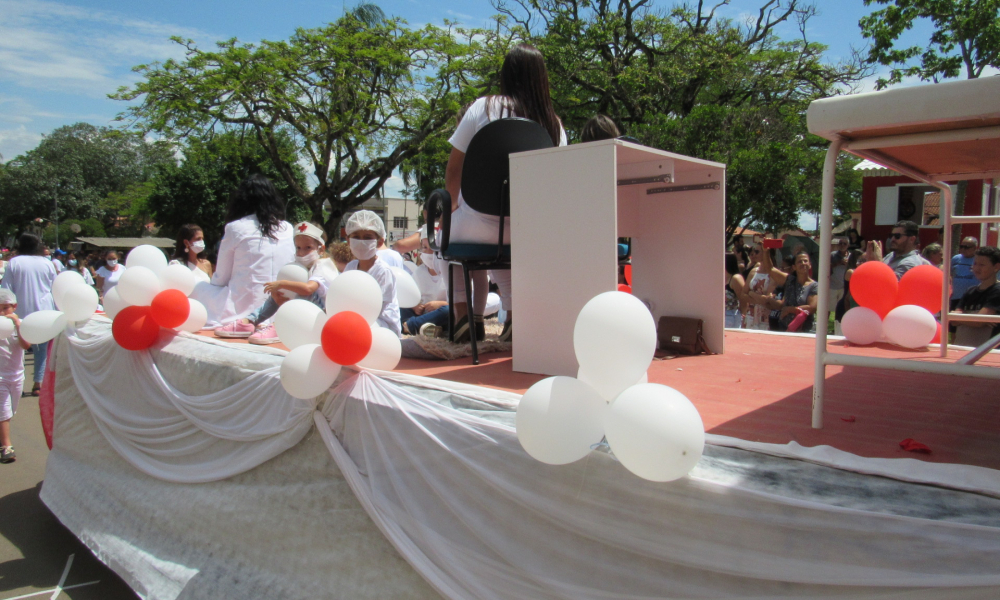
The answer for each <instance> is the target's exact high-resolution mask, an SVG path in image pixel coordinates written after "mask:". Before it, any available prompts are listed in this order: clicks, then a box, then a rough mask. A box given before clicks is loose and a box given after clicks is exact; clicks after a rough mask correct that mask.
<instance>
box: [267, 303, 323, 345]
mask: <svg viewBox="0 0 1000 600" xmlns="http://www.w3.org/2000/svg"><path fill="white" fill-rule="evenodd" d="M326 319H327V316H326V313H324V312H323V310H322V309H321V308H320V307H318V306H316V305H315V304H313V303H312V302H310V301H308V300H289V301H288V302H285V303H284V304H282V305H281V306H280V307H279V308H278V312H277V313H275V314H274V328H275V329H276V330H277V333H278V337H279V338H281V343H282V344H284V345H285V346H287V347H288V349H289V350H294V349H295V348H298V347H299V346H306V345H315V344H319V343H320V336H321V334H322V333H323V325H325V324H326Z"/></svg>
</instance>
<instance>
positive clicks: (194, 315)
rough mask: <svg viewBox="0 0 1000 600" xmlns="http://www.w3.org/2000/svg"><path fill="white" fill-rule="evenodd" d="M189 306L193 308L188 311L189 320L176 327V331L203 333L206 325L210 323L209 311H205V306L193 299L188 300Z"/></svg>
mask: <svg viewBox="0 0 1000 600" xmlns="http://www.w3.org/2000/svg"><path fill="white" fill-rule="evenodd" d="M188 304H189V305H190V307H191V308H190V309H189V310H188V318H187V320H186V321H184V322H183V323H181V324H180V325H179V326H177V327H174V331H187V332H189V333H195V332H198V331H201V330H202V328H203V327H205V323H207V322H208V310H206V309H205V305H204V304H202V303H201V302H198V301H197V300H195V299H193V298H188Z"/></svg>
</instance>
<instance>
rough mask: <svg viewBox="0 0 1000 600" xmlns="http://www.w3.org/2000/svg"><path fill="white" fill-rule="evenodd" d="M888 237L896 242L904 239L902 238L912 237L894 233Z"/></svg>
mask: <svg viewBox="0 0 1000 600" xmlns="http://www.w3.org/2000/svg"><path fill="white" fill-rule="evenodd" d="M890 237H891V238H892V239H894V240H898V239H899V238H904V237H913V236H912V235H907V234H905V233H894V234H892V235H891V236H890Z"/></svg>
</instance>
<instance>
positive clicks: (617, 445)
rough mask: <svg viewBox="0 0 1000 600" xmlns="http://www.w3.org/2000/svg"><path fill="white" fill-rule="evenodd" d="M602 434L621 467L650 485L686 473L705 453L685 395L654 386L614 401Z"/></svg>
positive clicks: (698, 423)
mask: <svg viewBox="0 0 1000 600" xmlns="http://www.w3.org/2000/svg"><path fill="white" fill-rule="evenodd" d="M604 435H605V436H606V437H607V439H608V445H609V446H611V451H612V452H614V454H615V457H616V458H617V459H618V460H619V461H620V462H621V463H622V465H624V466H625V468H626V469H628V470H629V471H632V472H633V473H635V474H636V475H638V476H639V477H642V478H643V479H649V480H650V481H673V480H674V479H678V478H680V477H683V476H685V475H687V474H688V473H689V472H690V471H691V469H693V468H694V466H695V465H696V464H697V463H698V461H699V460H700V459H701V454H702V451H703V450H704V449H705V425H704V423H703V422H702V420H701V415H699V414H698V409H696V408H695V407H694V404H691V401H690V400H688V399H687V397H685V396H684V394H682V393H680V392H678V391H677V390H675V389H673V388H669V387H667V386H665V385H660V384H658V383H644V384H640V385H634V386H632V387H630V388H628V389H627V390H625V391H624V392H622V394H621V395H620V396H618V397H617V398H615V401H614V402H612V403H611V407H610V408H609V409H608V415H607V419H606V420H605V422H604Z"/></svg>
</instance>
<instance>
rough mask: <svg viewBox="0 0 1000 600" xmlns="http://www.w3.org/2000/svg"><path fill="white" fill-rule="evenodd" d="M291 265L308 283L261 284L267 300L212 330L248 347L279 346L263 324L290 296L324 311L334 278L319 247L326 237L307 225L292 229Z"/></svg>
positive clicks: (273, 333) (268, 326)
mask: <svg viewBox="0 0 1000 600" xmlns="http://www.w3.org/2000/svg"><path fill="white" fill-rule="evenodd" d="M294 241H295V262H296V263H298V264H299V265H302V266H303V267H305V268H306V269H307V270H308V271H309V279H308V280H307V281H304V282H298V281H287V280H278V281H271V282H268V283H266V284H264V291H265V292H267V293H268V294H270V295H271V296H270V297H269V298H268V299H267V300H266V301H265V302H264V304H263V305H261V306H260V307H258V308H257V309H256V310H254V311H253V312H252V313H250V314H249V315H247V317H246V318H245V319H239V320H237V321H233V322H231V323H227V324H226V325H223V326H222V327H218V328H216V329H215V335H216V336H217V337H221V338H249V339H247V341H248V342H250V343H251V344H261V345H263V344H275V343H277V342H280V341H281V339H280V338H278V334H277V332H276V331H275V329H274V325H273V324H269V323H267V324H265V323H266V322H267V321H268V320H269V319H270V318H271V317H273V316H274V313H276V312H278V307H279V306H281V305H282V304H284V303H285V302H287V301H288V299H289V296H288V295H286V294H284V293H282V292H285V291H287V292H291V294H292V295H297V296H300V297H302V298H304V299H306V300H308V301H310V302H312V303H313V304H315V305H316V306H318V307H320V308H325V307H326V292H327V290H328V289H329V287H330V282H331V281H333V279H334V278H335V277H336V276H337V267H336V266H335V265H334V264H333V261H331V260H330V259H329V258H327V256H326V251H325V250H324V248H323V245H324V244H325V243H326V234H324V233H323V230H322V229H321V228H320V227H318V226H316V225H314V224H312V223H307V222H302V223H299V224H298V225H296V226H295V238H294Z"/></svg>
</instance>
